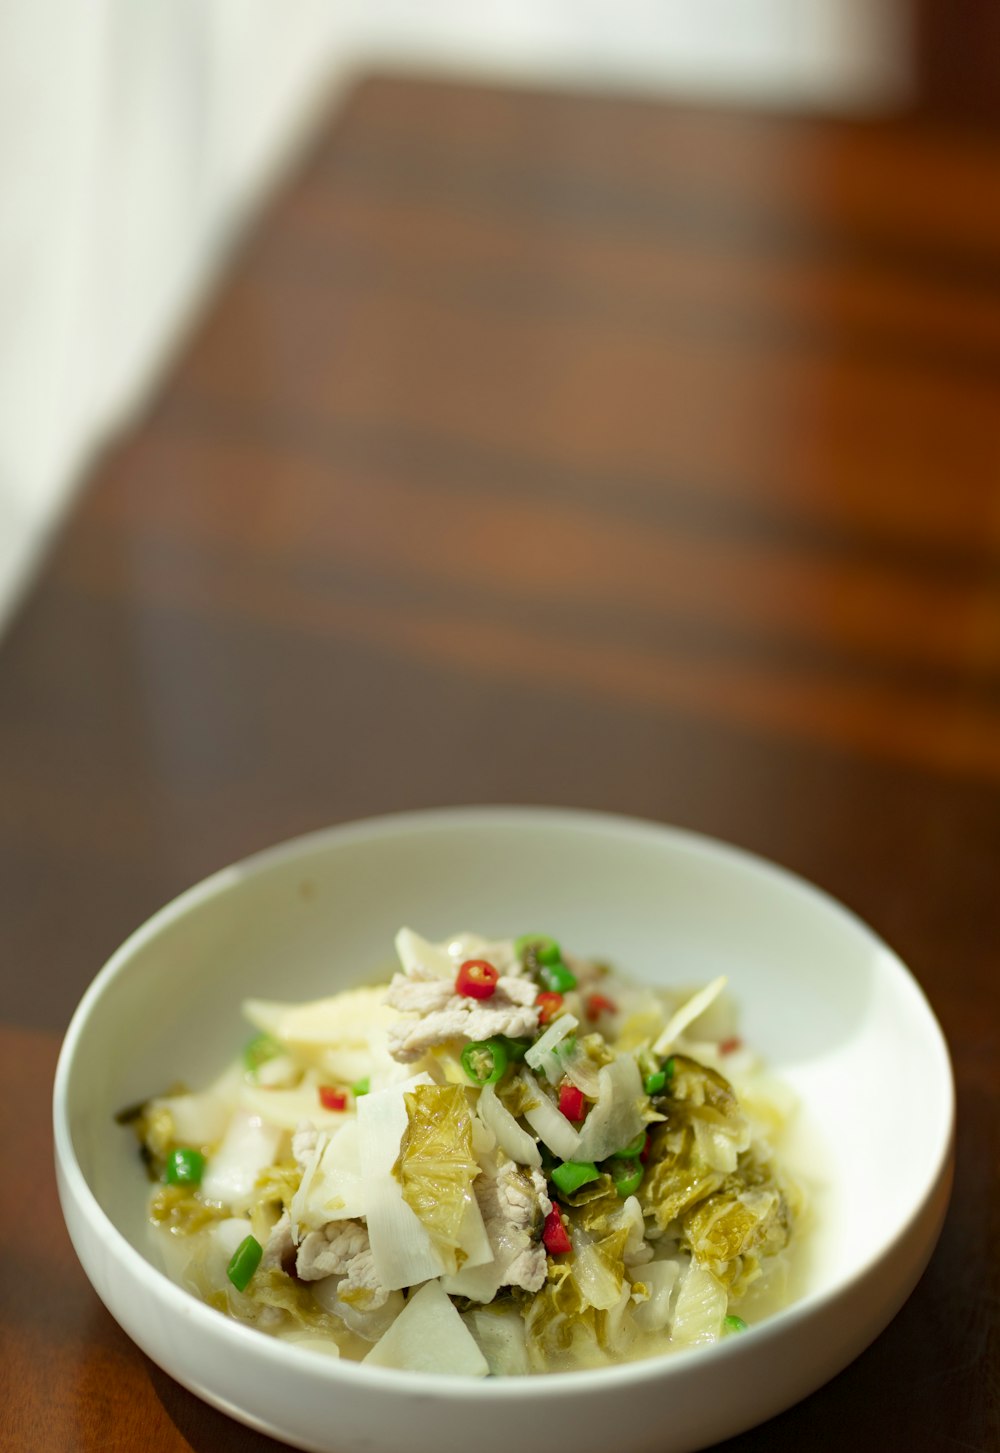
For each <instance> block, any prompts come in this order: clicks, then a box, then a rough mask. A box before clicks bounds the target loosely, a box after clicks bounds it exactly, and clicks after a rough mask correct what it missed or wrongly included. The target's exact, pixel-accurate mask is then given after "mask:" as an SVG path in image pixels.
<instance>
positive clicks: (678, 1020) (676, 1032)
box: [653, 974, 728, 1055]
mask: <svg viewBox="0 0 1000 1453" xmlns="http://www.w3.org/2000/svg"><path fill="white" fill-rule="evenodd" d="M727 982H728V980H727V979H726V976H725V974H720V975H719V977H718V978H717V979H713V980H712V982H711V983H710V984H706V985H705V987H704V988H703V989H699V990H698V992H697V994H692V996H691V998H690V999H688V1000H686V1002H685V1003H683V1004H682V1005H681V1007H680V1008H679V1009H678V1010H677V1011H676V1013H674V1014H672V1015H671V1016H670V1019H669V1021H668V1023H667V1024H666V1026H665V1028H664V1030H663V1032H662V1034H661V1035H660V1036H659V1038H658V1039H657V1041H656V1043H655V1044H654V1045H653V1053H654V1054H657V1055H665V1054H666V1053H667V1052H668V1051H669V1050H670V1049H671V1048H672V1047H673V1044H674V1041H675V1040H677V1039H679V1038H680V1036H681V1035H682V1034H683V1033H684V1031H685V1030H686V1029H688V1028H689V1027H690V1026H691V1025H692V1024H694V1023H695V1021H696V1020H698V1019H700V1017H701V1016H702V1015H703V1014H704V1013H705V1011H706V1010H707V1009H708V1008H709V1006H710V1005H711V1004H713V1003H714V1002H715V1000H716V999H717V998H718V997H719V995H720V994H721V993H722V991H723V989H724V988H725V987H726V984H727Z"/></svg>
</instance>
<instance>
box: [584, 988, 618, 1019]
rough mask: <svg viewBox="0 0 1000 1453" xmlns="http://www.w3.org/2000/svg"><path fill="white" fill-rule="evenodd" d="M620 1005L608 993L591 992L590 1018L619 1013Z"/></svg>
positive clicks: (588, 1014)
mask: <svg viewBox="0 0 1000 1453" xmlns="http://www.w3.org/2000/svg"><path fill="white" fill-rule="evenodd" d="M617 1013H618V1005H617V1004H616V1003H615V1002H614V1000H613V999H609V998H608V996H607V994H591V995H590V997H589V998H588V999H587V1017H588V1019H600V1017H601V1015H602V1014H617Z"/></svg>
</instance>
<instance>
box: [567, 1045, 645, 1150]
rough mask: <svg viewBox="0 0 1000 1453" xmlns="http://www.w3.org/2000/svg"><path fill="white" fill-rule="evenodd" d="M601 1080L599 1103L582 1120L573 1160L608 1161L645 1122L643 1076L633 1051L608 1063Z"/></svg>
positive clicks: (631, 1138) (602, 1072) (599, 1079)
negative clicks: (633, 1056)
mask: <svg viewBox="0 0 1000 1453" xmlns="http://www.w3.org/2000/svg"><path fill="white" fill-rule="evenodd" d="M598 1083H599V1085H600V1093H599V1095H598V1098H597V1103H596V1105H594V1107H593V1109H592V1110H591V1111H590V1113H589V1115H588V1116H587V1118H586V1120H585V1121H584V1122H583V1126H582V1128H581V1130H580V1136H579V1143H578V1145H577V1149H576V1154H575V1156H573V1159H574V1160H605V1159H606V1158H607V1157H608V1156H609V1155H613V1154H614V1152H615V1151H616V1150H621V1149H622V1147H623V1146H625V1145H628V1144H629V1142H630V1141H632V1140H634V1139H635V1137H636V1136H637V1135H638V1134H639V1132H640V1130H641V1129H642V1128H643V1125H644V1124H645V1123H646V1120H645V1108H646V1105H647V1099H646V1096H645V1094H644V1092H643V1088H642V1075H641V1074H640V1073H639V1066H638V1065H637V1064H636V1062H635V1060H634V1059H633V1058H632V1056H631V1055H630V1054H620V1055H618V1056H617V1057H616V1058H615V1059H614V1060H613V1061H612V1063H611V1064H609V1065H605V1066H604V1067H603V1069H602V1070H601V1073H600V1075H599V1076H598Z"/></svg>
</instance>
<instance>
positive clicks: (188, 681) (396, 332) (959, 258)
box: [0, 78, 1000, 1453]
mask: <svg viewBox="0 0 1000 1453" xmlns="http://www.w3.org/2000/svg"><path fill="white" fill-rule="evenodd" d="M465 802H500V803H503V802H525V803H528V802H534V803H557V804H569V805H576V806H582V807H590V808H608V809H614V810H615V811H619V812H625V813H632V814H636V815H639V816H641V817H645V818H652V819H656V820H659V821H664V822H669V823H676V824H680V825H683V826H687V827H693V828H697V829H699V830H702V831H705V832H708V833H712V834H716V835H718V836H720V837H723V838H725V839H728V840H730V841H733V842H735V843H738V844H741V845H742V846H744V847H747V848H750V849H752V850H754V851H757V852H760V853H763V854H765V855H767V856H769V857H771V858H774V859H776V860H777V861H778V862H780V863H782V864H784V865H785V866H787V867H789V868H792V869H794V870H796V871H797V872H799V873H802V874H804V875H806V876H807V877H809V878H811V879H813V880H815V881H816V882H817V883H819V884H821V885H822V886H823V887H824V888H825V889H827V890H829V891H830V892H832V893H834V894H835V895H837V896H838V897H839V898H841V899H842V900H843V901H844V902H846V903H847V904H849V905H850V906H851V907H852V908H853V909H855V910H856V911H857V912H858V913H860V914H861V915H862V916H863V917H864V918H866V919H867V920H868V921H869V922H870V923H871V924H872V925H873V926H874V927H875V929H876V930H878V932H880V933H881V934H882V935H884V936H885V938H887V939H888V941H889V942H890V943H891V944H892V945H893V946H894V947H895V948H896V949H897V950H898V951H899V952H900V953H901V954H902V956H903V957H904V959H905V960H906V961H907V962H908V963H909V964H910V965H911V967H912V969H913V972H914V973H915V975H916V977H917V978H918V980H919V981H920V983H921V984H922V985H923V987H924V989H925V991H926V993H927V995H928V996H929V999H930V1001H931V1003H932V1005H933V1007H934V1009H935V1011H936V1013H937V1014H938V1016H939V1018H940V1020H941V1023H942V1025H943V1027H944V1030H945V1033H946V1034H947V1036H948V1039H949V1042H950V1045H951V1049H952V1054H953V1057H954V1064H955V1071H956V1077H957V1083H958V1101H959V1120H958V1158H957V1174H956V1183H955V1190H954V1196H953V1201H952V1206H951V1210H950V1213H949V1216H948V1220H947V1223H946V1225H945V1229H944V1233H943V1236H942V1239H941V1242H940V1244H939V1246H938V1249H937V1251H936V1253H935V1255H934V1257H933V1260H932V1262H931V1264H930V1267H929V1269H928V1271H927V1273H926V1275H925V1276H924V1278H923V1280H922V1281H921V1282H920V1284H919V1286H918V1288H917V1290H916V1291H915V1292H914V1294H913V1296H912V1297H911V1299H910V1300H909V1302H908V1303H907V1305H906V1306H905V1307H904V1308H903V1310H902V1311H901V1312H900V1314H899V1315H898V1316H897V1318H896V1319H895V1321H894V1322H893V1323H892V1324H891V1325H890V1326H889V1328H888V1329H887V1330H886V1331H885V1332H884V1333H883V1335H882V1336H881V1337H879V1338H878V1340H877V1341H876V1342H875V1344H874V1345H873V1346H872V1347H871V1348H870V1349H869V1350H868V1351H867V1352H866V1353H865V1354H864V1355H863V1356H862V1357H860V1358H859V1359H858V1360H857V1361H856V1362H855V1363H854V1364H853V1365H852V1366H850V1367H849V1368H848V1369H847V1370H846V1371H845V1372H843V1373H842V1374H841V1375H840V1376H839V1377H837V1378H835V1379H834V1380H833V1381H832V1382H831V1383H830V1384H828V1385H827V1386H826V1387H824V1388H823V1389H822V1390H821V1391H819V1392H817V1393H815V1394H814V1395H813V1396H812V1397H810V1398H808V1399H807V1400H806V1401H805V1402H803V1403H801V1404H800V1405H798V1406H797V1407H795V1408H793V1409H791V1410H790V1411H788V1412H787V1413H785V1414H784V1415H783V1416H781V1417H779V1418H777V1419H775V1420H774V1421H772V1422H771V1423H769V1424H767V1425H766V1426H765V1427H763V1428H760V1429H758V1430H756V1431H754V1432H751V1433H748V1434H746V1435H745V1436H743V1437H742V1438H739V1439H736V1440H734V1441H733V1442H732V1444H727V1445H726V1446H727V1447H730V1446H731V1447H732V1448H733V1449H734V1450H736V1449H740V1450H751V1449H760V1450H764V1449H767V1450H772V1449H773V1450H789V1453H791V1450H795V1453H800V1450H803V1449H809V1450H811V1453H821V1450H837V1453H841V1450H842V1449H843V1447H844V1445H845V1441H846V1442H847V1443H849V1444H850V1445H851V1446H854V1447H858V1448H863V1449H868V1448H878V1449H882V1450H886V1449H896V1448H900V1449H902V1448H908V1449H924V1448H934V1449H937V1448H940V1449H944V1450H951V1449H963V1450H964V1449H968V1450H982V1453H987V1450H995V1449H996V1448H997V1447H998V1446H1000V1424H998V1414H997V1406H998V1397H997V1394H998V1356H997V1326H998V1306H1000V1301H998V1294H1000V1275H998V1250H997V1248H998V1245H1000V1217H998V1206H1000V1185H998V1175H997V1166H998V1158H1000V1135H998V1126H1000V1118H998V1103H997V1102H998V1093H997V1092H998V1085H1000V1060H998V1036H997V1023H998V1012H997V1011H998V999H1000V992H998V970H997V962H998V944H1000V891H998V890H1000V135H998V133H997V132H996V131H991V130H989V129H988V128H985V127H978V126H976V125H974V124H973V123H972V122H967V123H964V124H957V123H948V122H945V121H934V120H931V119H928V118H926V117H925V118H924V119H922V120H918V119H907V118H897V119H888V120H880V121H859V120H854V121H843V120H822V119H801V118H797V117H794V116H791V115H774V116H769V115H763V114H740V113H738V112H728V111H722V110H708V109H699V108H694V107H691V108H683V107H676V106H673V107H672V106H667V105H662V104H654V103H652V102H643V101H639V100H631V101H624V100H621V99H613V98H610V97H605V98H582V97H577V96H571V95H556V94H552V95H547V94H532V93H519V92H516V91H512V90H499V89H497V90H493V89H489V88H485V87H476V86H464V85H458V84H436V83H429V82H417V81H414V80H393V79H378V78H375V79H369V80H367V81H366V82H364V83H363V84H361V85H360V86H359V87H358V88H357V90H356V91H355V92H354V94H353V95H352V96H351V98H350V99H349V101H348V103H347V105H346V107H345V108H344V109H343V110H342V111H341V112H339V113H338V114H337V115H336V116H335V117H334V118H333V120H332V122H331V124H330V126H329V128H328V130H327V131H326V133H325V134H324V135H323V136H322V137H321V138H320V140H319V142H318V144H317V145H316V146H315V147H314V149H313V150H312V153H311V155H310V156H309V158H308V159H307V161H306V164H305V165H304V166H303V167H302V168H301V169H300V170H299V171H298V172H297V174H296V175H295V176H294V177H293V178H292V179H291V181H290V182H288V183H287V185H285V186H284V188H283V189H282V190H281V192H280V194H279V195H278V196H277V198H276V199H275V200H274V202H273V204H272V206H271V207H270V209H269V210H268V212H267V214H266V216H265V217H264V219H263V222H262V223H261V225H260V226H259V227H258V228H257V229H256V231H255V232H254V234H253V235H252V236H251V237H250V238H249V239H247V240H246V241H245V242H244V244H243V245H242V246H241V247H240V248H239V249H238V250H237V252H236V254H235V256H234V258H233V261H232V265H231V267H230V268H229V270H228V271H227V272H226V275H225V281H224V283H223V285H222V286H221V288H220V289H219V291H218V293H217V295H216V297H215V299H214V301H213V303H212V305H211V307H210V309H209V310H208V312H207V314H206V315H205V317H204V318H203V320H202V322H201V324H200V325H199V327H198V329H197V331H196V333H195V335H194V336H193V337H192V338H191V339H190V340H189V342H188V344H187V346H186V347H185V348H184V349H183V350H182V356H181V357H180V359H179V361H178V362H177V364H176V365H175V367H174V368H173V369H172V371H171V373H170V376H169V377H168V379H167V381H166V383H165V385H164V386H163V387H162V389H161V390H160V391H159V393H158V395H157V397H156V399H155V401H154V403H153V404H152V406H151V407H150V409H149V410H148V413H147V414H146V416H145V417H144V418H143V419H142V420H141V421H140V422H139V423H138V424H137V425H136V426H135V427H134V428H133V429H132V430H131V431H130V432H129V434H128V436H127V437H125V438H123V439H121V440H120V441H119V442H118V443H116V445H115V446H114V447H113V448H112V449H111V450H110V451H109V452H108V453H107V455H106V457H105V458H104V459H103V460H102V461H101V463H100V465H99V467H97V468H96V469H95V470H94V471H93V473H92V476H91V478H90V480H89V482H88V483H87V485H86V488H85V489H84V491H83V492H82V494H81V496H80V497H79V499H78V500H77V502H76V504H75V507H74V509H73V511H72V514H71V516H70V518H69V520H68V522H67V524H66V526H65V528H64V530H63V531H62V533H61V535H60V537H59V539H58V540H57V541H56V543H55V545H54V548H53V549H52V551H51V554H50V556H49V558H48V560H47V561H46V563H45V565H44V568H43V570H42V572H41V574H40V577H39V578H38V580H37V582H36V585H35V587H34V589H33V591H32V592H31V593H30V595H29V596H28V598H27V599H26V601H25V603H24V605H23V608H22V609H21V610H20V612H19V613H18V615H17V618H16V619H15V621H14V623H13V625H12V627H11V628H10V630H9V632H8V634H7V636H6V638H5V639H4V641H3V642H2V643H0V954H2V963H3V980H2V982H3V1002H2V1009H3V1013H2V1027H0V1051H2V1052H0V1077H2V1093H0V1123H2V1126H3V1130H2V1135H3V1139H2V1144H3V1148H4V1170H5V1176H4V1181H5V1184H4V1188H3V1190H4V1194H3V1197H2V1199H0V1218H2V1220H0V1224H2V1235H0V1258H2V1271H0V1384H2V1396H0V1443H2V1446H3V1447H4V1448H5V1449H10V1450H11V1453H28V1450H31V1453H37V1450H63V1449H66V1450H88V1453H89V1450H95V1453H96V1450H101V1453H110V1450H118V1449H120V1450H132V1449H141V1450H149V1453H168V1450H169V1453H177V1450H187V1449H190V1450H196V1453H208V1450H213V1453H214V1450H223V1453H224V1450H227V1449H237V1448H239V1449H246V1450H261V1453H263V1450H264V1449H265V1448H274V1447H276V1446H277V1445H276V1444H273V1443H272V1442H271V1441H270V1440H268V1439H267V1438H264V1437H261V1436H258V1435H256V1434H253V1433H250V1432H248V1431H247V1430H245V1429H243V1428H242V1427H240V1426H239V1425H237V1424H236V1423H233V1422H230V1421H229V1420H228V1419H227V1418H225V1417H224V1416H223V1415H222V1414H220V1413H217V1412H215V1411H213V1410H212V1409H210V1408H208V1407H207V1406H204V1405H203V1404H202V1403H201V1402H199V1401H198V1400H197V1399H196V1398H194V1397H193V1396H191V1395H189V1394H188V1393H187V1392H186V1391H184V1390H183V1389H181V1388H180V1387H179V1386H177V1385H176V1384H175V1383H173V1382H172V1381H171V1379H170V1378H169V1377H167V1376H166V1375H165V1374H163V1373H162V1372H160V1371H159V1370H158V1369H157V1368H156V1367H155V1366H154V1365H153V1364H152V1363H150V1362H149V1361H148V1360H147V1359H146V1358H145V1357H144V1356H143V1355H142V1354H141V1353H140V1352H139V1351H138V1350H137V1349H136V1347H135V1346H133V1344H132V1343H131V1342H130V1341H129V1340H128V1338H127V1337H126V1336H125V1335H124V1333H123V1332H121V1331H120V1330H119V1328H118V1327H117V1326H116V1324H115V1323H114V1322H113V1321H112V1319H111V1317H110V1316H109V1315H108V1313H107V1312H106V1311H105V1310H104V1308H103V1306H102V1305H101V1304H100V1302H99V1301H98V1299H97V1297H96V1296H95V1294H94V1293H93V1292H92V1290H91V1288H90V1285H89V1283H88V1282H87V1281H86V1279H85V1277H84V1275H83V1273H82V1271H81V1270H80V1268H79V1266H78V1264H77V1262H76V1260H75V1258H74V1255H73V1252H72V1250H71V1247H70V1244H69V1241H68V1238H67V1236H66V1233H65V1230H64V1228H63V1224H62V1219H61V1216H60V1212H59V1208H58V1204H57V1200H56V1193H55V1184H54V1177H53V1171H52V1165H51V1156H52V1147H51V1135H50V1130H49V1104H50V1093H51V1081H52V1073H53V1067H54V1064H55V1059H56V1054H57V1051H58V1047H59V1043H60V1038H61V1035H62V1033H63V1031H64V1029H65V1026H66V1024H67V1022H68V1019H69V1016H70V1014H71V1012H72V1010H73V1008H74V1006H75V1004H76V1002H77V1000H78V999H79V997H80V995H81V993H82V991H83V990H84V988H85V987H86V985H87V983H88V982H89V981H90V979H91V978H92V977H93V975H94V973H95V972H96V971H97V969H98V968H99V967H100V966H101V964H102V963H103V962H104V960H105V959H106V958H107V956H108V955H109V954H110V953H111V951H112V950H113V949H114V948H115V947H116V946H117V944H118V943H119V942H120V941H121V940H122V939H123V938H124V937H125V936H126V934H127V933H128V932H129V931H130V930H131V929H132V928H133V927H135V926H136V925H137V924H138V923H140V922H141V921H142V920H143V919H144V918H145V917H146V916H147V915H148V914H149V913H150V912H152V911H153V910H154V909H155V908H157V907H158V906H159V905H160V904H162V903H163V902H164V901H166V900H167V899H168V898H170V897H171V896H172V895H174V894H175V893H177V892H178V891H179V890H180V889H182V888H184V887H186V886H187V885H189V884H191V883H193V882H194V881H196V880H197V879H199V878H201V877H202V876H204V875H205V874H206V873H208V872H210V871H211V870H213V869H215V868H217V867H219V866H221V865H223V864H225V863H227V862H230V861H231V860H233V859H235V858H238V857H240V856H243V855H245V854H246V853H249V852H251V851H253V850H254V849H257V848H260V847H262V846H264V845H266V844H269V843H272V842H275V841H277V840H280V839H283V838H286V837H289V836H291V835H294V834H296V833H299V832H302V831H304V830H307V829H311V828H315V827H317V826H320V825H324V824H329V823H336V822H342V821H346V820H348V819H352V818H356V817H359V816H366V815H369V814H374V813H380V812H384V811H390V810H395V809H401V808H411V807H420V806H425V805H432V804H451V803H465ZM345 1453H349V1450H346V1449H345Z"/></svg>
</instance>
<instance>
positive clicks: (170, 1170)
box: [163, 1145, 205, 1186]
mask: <svg viewBox="0 0 1000 1453" xmlns="http://www.w3.org/2000/svg"><path fill="white" fill-rule="evenodd" d="M204 1174H205V1157H204V1156H203V1155H202V1153H201V1151H200V1150H193V1149H192V1148H191V1147H190V1146H189V1145H184V1146H181V1147H179V1148H178V1149H177V1150H172V1151H171V1152H170V1154H169V1155H168V1156H167V1165H166V1170H165V1171H164V1176H163V1178H164V1180H165V1181H166V1183H167V1185H168V1186H200V1185H201V1178H202V1176H203V1175H204Z"/></svg>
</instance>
